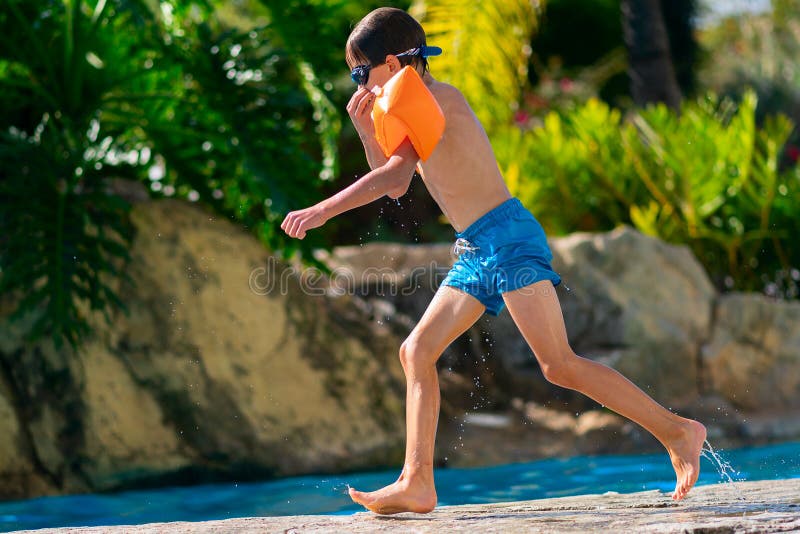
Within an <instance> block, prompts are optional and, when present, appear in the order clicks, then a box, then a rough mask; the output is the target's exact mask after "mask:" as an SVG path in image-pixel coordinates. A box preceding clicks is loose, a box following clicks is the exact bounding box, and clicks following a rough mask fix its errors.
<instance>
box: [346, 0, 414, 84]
mask: <svg viewBox="0 0 800 534" xmlns="http://www.w3.org/2000/svg"><path fill="white" fill-rule="evenodd" d="M426 44H427V43H426V42H425V30H423V29H422V26H420V24H419V22H417V21H416V20H415V19H414V17H412V16H411V15H409V14H408V13H406V12H405V11H403V10H402V9H397V8H394V7H381V8H378V9H376V10H375V11H372V12H370V13H369V14H368V15H367V16H366V17H364V18H363V19H361V20H360V21H359V22H358V24H356V27H355V28H353V31H352V32H350V36H349V37H348V38H347V45H346V46H345V60H346V61H347V65H348V67H350V68H351V69H352V68H353V67H355V66H356V65H363V64H365V63H368V64H370V65H373V66H375V65H380V64H382V63H384V61H385V60H386V56H387V55H388V54H401V53H403V52H405V51H406V50H410V49H412V48H416V47H419V46H425V45H426ZM397 59H398V61H400V64H401V65H404V66H405V65H411V64H413V65H414V68H416V69H418V70H419V68H420V67H422V74H425V71H426V70H427V69H428V61H427V60H426V59H425V58H424V57H422V56H401V57H399V58H397Z"/></svg>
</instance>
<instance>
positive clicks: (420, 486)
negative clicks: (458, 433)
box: [350, 285, 485, 514]
mask: <svg viewBox="0 0 800 534" xmlns="http://www.w3.org/2000/svg"><path fill="white" fill-rule="evenodd" d="M484 309H485V307H484V305H483V304H481V303H480V302H479V301H478V300H477V299H476V298H475V297H473V296H471V295H468V294H467V293H465V292H463V291H461V290H459V289H455V288H453V287H450V286H445V285H442V286H440V287H439V289H438V290H437V292H436V294H435V295H434V297H433V299H432V300H431V303H430V304H429V305H428V308H427V309H426V310H425V313H424V314H423V315H422V318H421V319H420V321H419V323H417V326H416V327H414V330H413V331H412V332H411V334H410V335H409V336H408V338H407V339H406V340H405V341H404V342H403V344H402V346H401V347H400V361H401V363H402V365H403V371H404V372H405V375H406V458H405V462H404V465H403V471H402V473H401V474H400V478H399V479H398V480H397V482H395V483H394V484H391V485H389V486H386V487H385V488H382V489H380V490H378V491H373V492H369V493H365V492H361V491H357V490H355V489H354V488H351V489H350V497H351V498H352V499H353V500H354V501H355V502H357V503H359V504H361V505H363V506H365V507H367V508H369V509H370V510H372V511H373V512H376V513H381V514H393V513H398V512H421V513H424V512H429V511H431V510H432V509H433V508H434V507H435V506H436V490H435V489H434V484H433V452H434V441H435V438H436V425H437V422H438V418H439V377H438V375H437V373H436V360H438V359H439V356H440V355H441V354H442V352H443V351H444V349H445V348H447V346H448V345H450V343H452V342H453V341H454V340H455V339H456V338H457V337H458V336H460V335H461V334H462V333H464V332H465V331H466V330H467V329H468V328H469V327H470V326H472V324H473V323H474V322H475V321H477V320H478V318H480V316H481V315H482V314H483V311H484Z"/></svg>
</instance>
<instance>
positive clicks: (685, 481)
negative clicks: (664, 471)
mask: <svg viewBox="0 0 800 534" xmlns="http://www.w3.org/2000/svg"><path fill="white" fill-rule="evenodd" d="M686 421H687V422H686V426H685V430H684V432H683V435H682V436H681V437H680V438H677V439H675V440H674V441H672V442H670V443H669V444H668V445H667V451H668V452H669V458H670V460H671V461H672V468H673V469H675V476H676V477H677V480H678V481H677V483H676V484H675V491H674V492H672V498H673V499H674V500H676V501H679V500H681V499H683V498H684V497H685V496H686V494H687V493H689V490H690V489H692V486H694V483H695V482H697V477H698V476H699V475H700V451H701V450H702V448H703V442H704V441H705V440H706V427H704V426H703V425H702V423H700V422H698V421H694V420H692V419H687V420H686Z"/></svg>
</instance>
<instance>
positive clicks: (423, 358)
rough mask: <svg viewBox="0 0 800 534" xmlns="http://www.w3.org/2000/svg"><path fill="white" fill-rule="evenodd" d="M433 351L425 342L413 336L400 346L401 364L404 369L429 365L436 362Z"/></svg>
mask: <svg viewBox="0 0 800 534" xmlns="http://www.w3.org/2000/svg"><path fill="white" fill-rule="evenodd" d="M433 352H434V351H433V349H432V348H431V347H429V346H428V345H427V344H426V343H425V342H424V341H422V340H420V339H419V338H417V337H415V336H413V335H411V336H409V337H407V338H406V339H405V341H403V343H402V344H401V345H400V363H402V364H403V368H404V369H408V368H412V367H415V366H417V365H427V364H428V363H432V362H433V361H435V359H436V357H435V355H434V353H433Z"/></svg>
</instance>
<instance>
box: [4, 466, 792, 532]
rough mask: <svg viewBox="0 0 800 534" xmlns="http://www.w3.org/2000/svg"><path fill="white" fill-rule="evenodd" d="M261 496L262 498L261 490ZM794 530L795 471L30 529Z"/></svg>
mask: <svg viewBox="0 0 800 534" xmlns="http://www.w3.org/2000/svg"><path fill="white" fill-rule="evenodd" d="M265 498H268V497H267V496H265ZM448 531H458V532H480V533H483V532H502V533H512V532H513V533H516V532H551V533H552V532H575V533H577V532H581V533H583V532H603V531H606V532H637V533H638V532H658V533H672V532H675V533H678V532H680V533H695V534H700V533H704V534H707V533H714V534H723V533H745V532H746V533H761V532H800V479H789V480H765V481H756V482H735V483H732V484H730V483H729V484H714V485H710V486H700V487H696V488H694V489H693V490H692V492H691V493H690V494H689V496H688V497H687V498H686V499H684V500H683V501H682V502H679V503H675V502H673V501H672V499H671V498H670V497H669V495H668V494H665V493H661V492H659V491H655V490H654V491H644V492H640V493H628V494H618V493H610V494H604V495H581V496H576V497H560V498H555V499H540V500H535V501H521V502H512V503H500V504H479V505H461V506H441V507H439V508H437V509H436V510H435V511H434V512H432V513H430V514H426V515H416V514H398V515H394V516H378V515H374V514H372V513H368V512H365V513H358V514H355V515H351V516H321V515H316V516H314V515H307V516H285V517H248V518H237V519H226V520H221V521H205V522H196V523H192V522H174V523H150V524H146V525H133V526H115V527H80V528H60V529H39V530H27V531H20V532H30V533H36V534H45V533H56V532H58V533H70V534H78V533H80V534H98V533H100V532H103V533H112V534H144V533H147V534H151V533H152V534H155V533H159V534H162V533H167V534H177V533H181V534H183V533H194V532H197V533H199V532H203V533H205V532H213V533H228V532H230V533H237V534H238V533H243V532H253V533H255V532H259V533H261V532H281V533H289V534H290V533H301V532H330V533H333V532H336V533H338V532H356V533H359V532H392V533H395V532H448Z"/></svg>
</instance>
